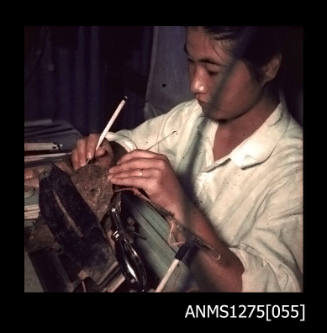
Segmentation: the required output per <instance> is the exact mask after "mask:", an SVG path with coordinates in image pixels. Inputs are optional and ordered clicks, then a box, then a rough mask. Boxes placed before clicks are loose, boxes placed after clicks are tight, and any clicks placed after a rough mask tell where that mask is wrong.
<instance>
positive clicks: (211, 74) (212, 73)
mask: <svg viewBox="0 0 327 333" xmlns="http://www.w3.org/2000/svg"><path fill="white" fill-rule="evenodd" d="M208 74H209V76H216V75H218V74H219V72H214V71H208Z"/></svg>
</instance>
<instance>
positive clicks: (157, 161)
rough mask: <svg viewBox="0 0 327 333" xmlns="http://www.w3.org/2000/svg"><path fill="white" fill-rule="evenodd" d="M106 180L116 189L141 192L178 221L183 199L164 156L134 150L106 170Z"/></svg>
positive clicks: (180, 217) (179, 186)
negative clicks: (128, 188) (132, 188)
mask: <svg viewBox="0 0 327 333" xmlns="http://www.w3.org/2000/svg"><path fill="white" fill-rule="evenodd" d="M108 178H109V180H110V181H111V182H112V183H113V184H116V185H123V186H129V187H136V188H139V189H142V190H143V191H144V192H145V193H146V194H147V195H148V197H149V199H150V200H151V201H152V202H153V203H155V204H157V205H159V206H161V207H163V208H165V209H166V210H168V211H170V212H171V213H173V214H174V216H175V218H176V219H182V216H183V209H184V205H185V202H186V197H185V194H184V192H183V189H182V187H181V185H180V183H179V181H178V179H177V177H176V174H175V172H174V171H173V169H172V167H171V165H170V163H169V160H168V158H167V157H166V156H164V155H161V154H156V153H153V152H150V151H146V150H134V151H132V152H130V153H127V154H126V155H124V156H123V157H122V158H121V159H120V160H119V161H118V162H117V165H116V166H114V167H112V168H111V169H109V177H108Z"/></svg>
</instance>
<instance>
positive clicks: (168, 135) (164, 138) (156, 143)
mask: <svg viewBox="0 0 327 333" xmlns="http://www.w3.org/2000/svg"><path fill="white" fill-rule="evenodd" d="M175 133H177V131H172V132H171V133H169V134H167V135H166V136H165V137H163V138H162V139H160V140H159V141H157V142H155V143H154V144H153V145H151V146H150V147H148V148H146V149H145V150H150V149H152V148H153V147H155V146H156V145H158V144H159V143H161V142H162V141H164V140H166V139H167V138H168V137H170V136H171V135H173V134H175Z"/></svg>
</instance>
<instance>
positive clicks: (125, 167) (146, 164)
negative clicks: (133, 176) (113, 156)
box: [109, 158, 166, 174]
mask: <svg viewBox="0 0 327 333" xmlns="http://www.w3.org/2000/svg"><path fill="white" fill-rule="evenodd" d="M165 166H166V161H164V160H163V159H156V158H137V159H132V160H128V161H126V162H123V163H122V164H120V165H116V166H113V167H112V168H110V169H109V174H117V173H121V172H126V171H130V170H135V169H137V170H140V169H144V170H145V169H158V170H163V169H164V168H165Z"/></svg>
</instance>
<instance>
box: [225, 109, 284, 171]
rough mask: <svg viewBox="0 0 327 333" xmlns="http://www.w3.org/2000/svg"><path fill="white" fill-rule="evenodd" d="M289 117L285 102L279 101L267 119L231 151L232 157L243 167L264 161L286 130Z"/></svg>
mask: <svg viewBox="0 0 327 333" xmlns="http://www.w3.org/2000/svg"><path fill="white" fill-rule="evenodd" d="M289 119H290V116H289V114H288V112H287V110H286V106H285V104H284V103H279V104H278V106H277V107H276V109H275V110H274V111H273V113H272V114H271V115H270V116H269V117H268V118H267V119H266V121H265V122H264V123H263V124H262V125H261V126H260V127H259V128H258V129H257V130H256V131H255V132H254V133H253V134H252V135H251V136H250V137H248V138H247V139H246V140H244V141H243V142H242V143H241V144H240V145H238V146H237V147H236V148H235V149H234V150H233V151H232V152H231V153H230V156H229V157H230V159H231V160H232V161H233V162H234V163H235V164H236V165H237V166H238V167H240V168H241V169H243V168H246V167H250V166H252V165H255V164H259V163H262V162H264V161H265V160H266V159H267V158H268V157H269V156H270V155H271V153H272V152H273V150H274V148H275V147H276V145H277V143H278V141H279V139H280V138H281V136H282V135H283V134H284V132H285V131H286V129H287V126H288V124H289Z"/></svg>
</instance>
